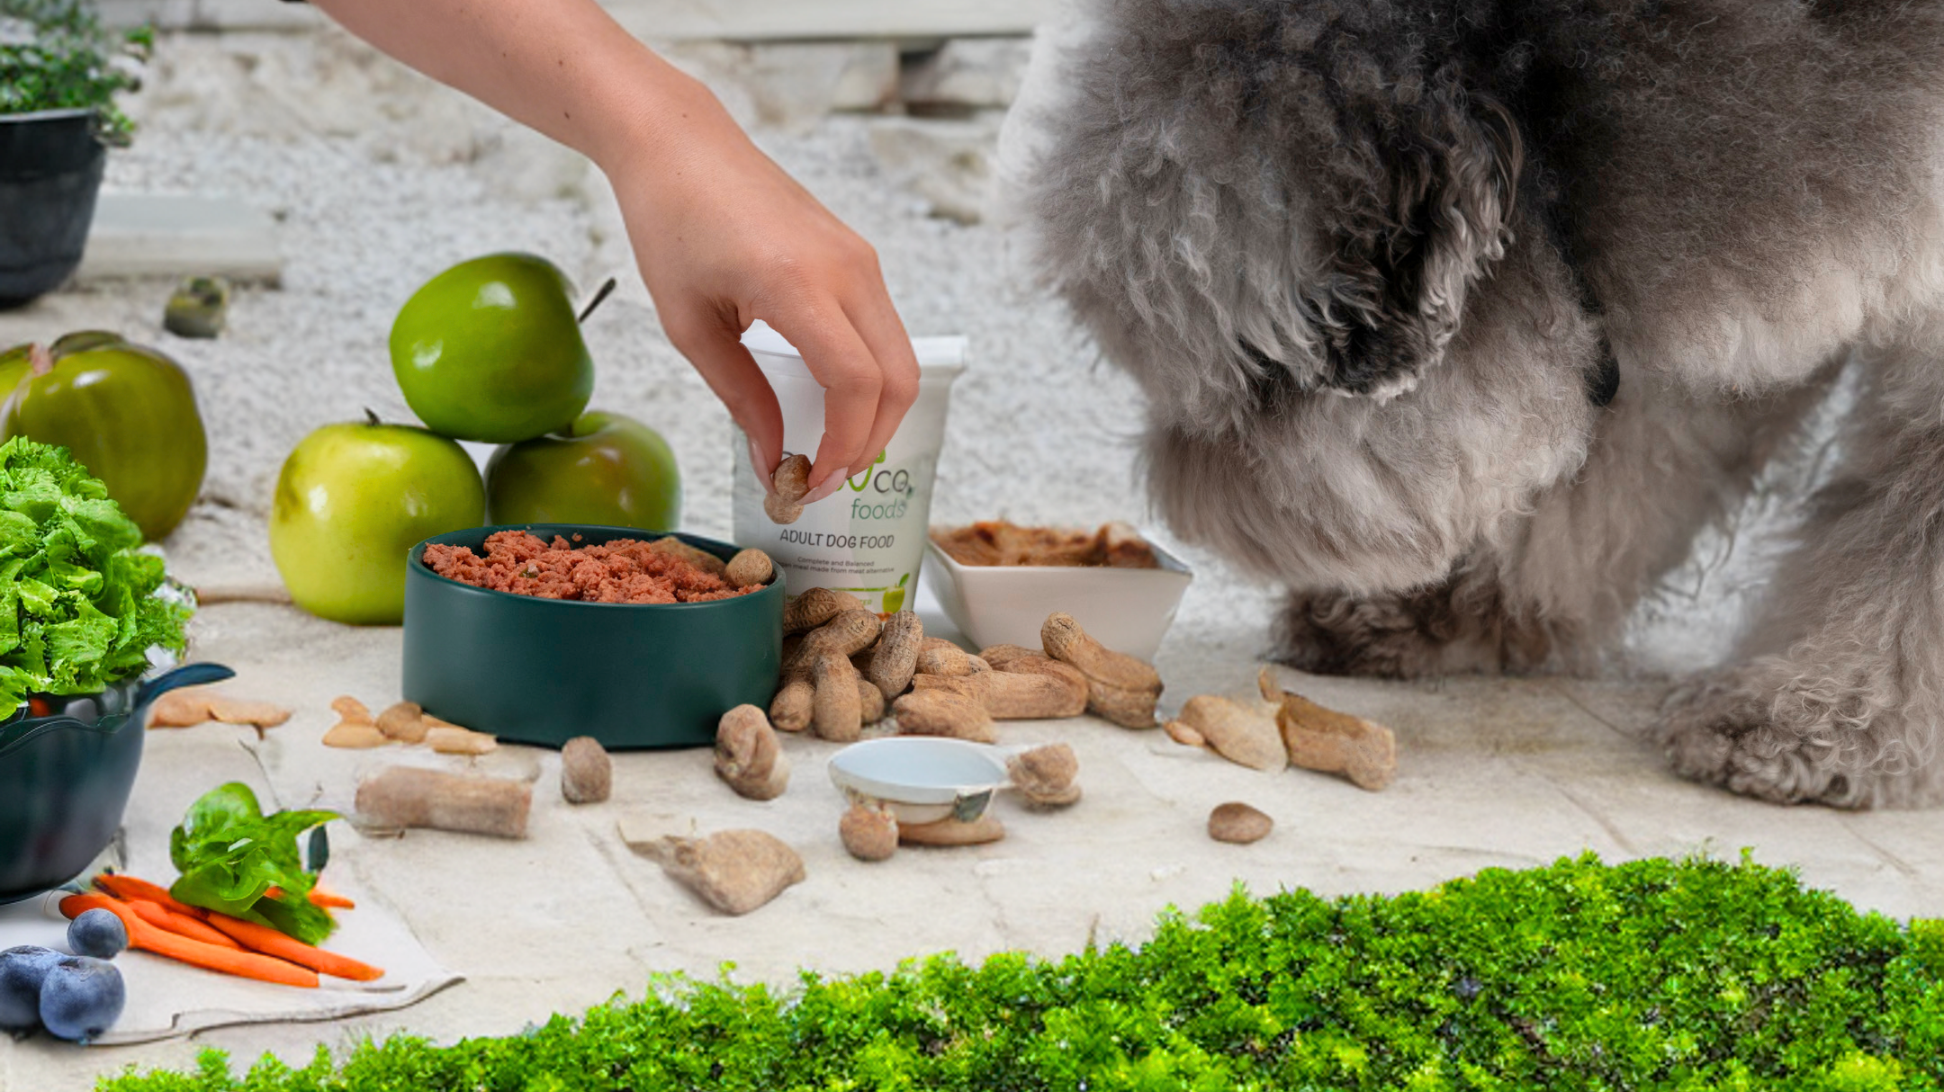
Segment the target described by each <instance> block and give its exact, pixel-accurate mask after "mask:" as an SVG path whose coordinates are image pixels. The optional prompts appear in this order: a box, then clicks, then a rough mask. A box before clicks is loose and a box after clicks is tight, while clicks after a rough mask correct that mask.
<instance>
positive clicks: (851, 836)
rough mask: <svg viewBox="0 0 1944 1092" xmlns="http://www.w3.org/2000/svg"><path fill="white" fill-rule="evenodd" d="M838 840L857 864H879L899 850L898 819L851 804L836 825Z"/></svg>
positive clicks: (882, 809)
mask: <svg viewBox="0 0 1944 1092" xmlns="http://www.w3.org/2000/svg"><path fill="white" fill-rule="evenodd" d="M837 836H838V837H839V838H842V839H843V840H844V848H845V849H846V850H848V851H849V852H850V855H851V856H853V857H855V858H857V859H858V860H860V861H882V860H886V859H887V858H889V857H890V856H891V854H892V853H894V852H896V851H897V848H898V817H897V816H895V815H893V814H891V810H890V809H889V808H886V807H883V806H879V807H872V806H870V805H868V804H864V803H856V804H852V805H851V806H850V807H849V809H847V810H846V811H845V812H844V817H843V818H842V819H839V820H838V821H837Z"/></svg>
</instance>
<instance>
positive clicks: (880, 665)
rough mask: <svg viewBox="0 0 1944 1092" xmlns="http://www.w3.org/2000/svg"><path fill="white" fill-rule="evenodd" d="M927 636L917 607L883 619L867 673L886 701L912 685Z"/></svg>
mask: <svg viewBox="0 0 1944 1092" xmlns="http://www.w3.org/2000/svg"><path fill="white" fill-rule="evenodd" d="M924 639H925V624H924V623H923V622H921V621H919V620H918V615H917V613H916V612H915V611H911V610H901V611H899V612H897V613H896V614H893V615H892V616H891V617H889V618H887V619H885V620H884V626H883V628H882V629H880V630H879V632H878V641H877V646H876V648H875V649H874V650H873V651H872V653H871V662H870V663H869V664H868V665H867V666H866V667H865V669H864V677H865V678H867V679H869V680H870V681H871V682H872V684H874V685H875V686H876V687H877V688H878V692H879V693H880V694H882V695H883V696H884V700H885V701H890V700H892V699H893V698H896V697H897V696H898V695H899V694H902V693H904V692H905V691H906V690H907V689H909V688H910V687H911V676H912V674H913V673H914V672H915V671H917V670H918V646H919V645H920V644H921V643H923V642H924Z"/></svg>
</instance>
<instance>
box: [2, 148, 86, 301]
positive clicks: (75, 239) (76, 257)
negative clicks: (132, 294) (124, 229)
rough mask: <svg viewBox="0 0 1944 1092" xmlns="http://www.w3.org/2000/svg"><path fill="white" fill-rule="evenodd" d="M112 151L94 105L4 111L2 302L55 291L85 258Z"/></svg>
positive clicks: (27, 298)
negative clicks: (99, 132)
mask: <svg viewBox="0 0 1944 1092" xmlns="http://www.w3.org/2000/svg"><path fill="white" fill-rule="evenodd" d="M107 158H108V150H107V149H106V148H104V147H102V145H101V141H99V140H97V139H95V134H94V111H92V110H42V111H39V112H37V113H32V114H0V309H4V308H8V307H18V306H20V305H21V304H23V303H26V302H28V301H29V300H32V299H34V298H35V297H37V296H41V295H44V294H46V293H48V292H51V291H53V290H54V289H55V288H58V287H60V285H61V282H62V281H65V280H67V279H68V277H70V276H72V275H73V273H74V270H75V267H76V266H79V265H80V264H81V251H82V250H83V249H84V248H85V247H86V246H87V244H88V227H89V225H91V224H93V223H94V210H95V195H96V194H97V193H99V192H100V190H101V171H102V168H103V166H105V165H106V163H107Z"/></svg>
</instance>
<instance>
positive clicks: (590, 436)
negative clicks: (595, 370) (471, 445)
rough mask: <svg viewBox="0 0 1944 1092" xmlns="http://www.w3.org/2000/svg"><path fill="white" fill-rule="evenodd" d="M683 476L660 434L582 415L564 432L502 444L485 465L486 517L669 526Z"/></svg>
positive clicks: (678, 507)
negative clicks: (521, 441)
mask: <svg viewBox="0 0 1944 1092" xmlns="http://www.w3.org/2000/svg"><path fill="white" fill-rule="evenodd" d="M681 518H682V475H681V471H680V470H678V469H677V468H676V466H675V453H674V452H673V451H670V450H669V448H668V441H667V440H664V439H662V436H661V433H659V432H656V431H655V430H654V429H652V428H649V427H648V426H647V425H644V424H642V423H641V422H640V421H637V420H635V419H634V418H632V417H623V416H622V415H620V414H618V413H598V412H597V413H583V414H581V415H580V417H579V418H578V419H577V420H575V422H574V424H573V427H571V428H569V429H567V430H566V431H565V432H563V433H558V434H555V435H552V436H542V437H539V438H538V439H533V440H527V441H525V442H523V443H517V444H507V445H506V446H504V447H501V448H500V449H499V450H497V451H495V452H493V457H492V458H491V459H490V460H488V461H487V463H486V522H488V523H603V524H610V525H613V526H617V527H639V528H641V529H642V530H645V531H673V530H674V529H675V528H676V525H677V524H679V523H680V522H681Z"/></svg>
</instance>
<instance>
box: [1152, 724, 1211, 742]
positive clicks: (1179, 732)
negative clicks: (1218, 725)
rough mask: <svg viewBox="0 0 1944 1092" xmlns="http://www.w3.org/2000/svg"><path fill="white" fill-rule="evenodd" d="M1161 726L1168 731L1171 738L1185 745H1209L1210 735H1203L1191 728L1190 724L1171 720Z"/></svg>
mask: <svg viewBox="0 0 1944 1092" xmlns="http://www.w3.org/2000/svg"><path fill="white" fill-rule="evenodd" d="M1161 728H1162V730H1163V731H1165V732H1167V733H1168V738H1169V739H1172V740H1174V741H1175V742H1176V743H1179V744H1181V745H1182V746H1184V747H1206V746H1208V737H1206V736H1204V735H1202V734H1201V733H1200V732H1197V731H1195V730H1194V729H1193V728H1190V727H1189V726H1188V725H1186V724H1184V723H1182V722H1181V721H1178V720H1171V721H1169V722H1167V723H1166V724H1163V725H1162V726H1161Z"/></svg>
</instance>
